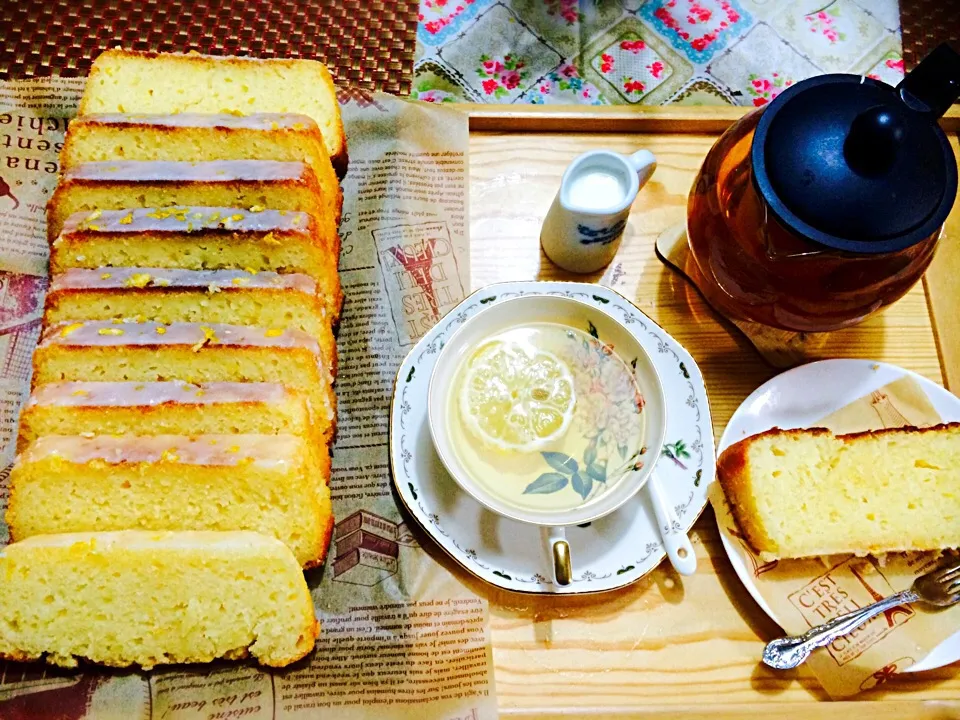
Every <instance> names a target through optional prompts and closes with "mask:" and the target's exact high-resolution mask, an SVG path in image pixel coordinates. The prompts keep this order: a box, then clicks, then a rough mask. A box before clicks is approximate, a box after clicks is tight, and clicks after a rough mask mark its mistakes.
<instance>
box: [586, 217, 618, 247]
mask: <svg viewBox="0 0 960 720" xmlns="http://www.w3.org/2000/svg"><path fill="white" fill-rule="evenodd" d="M626 226H627V221H626V220H620V221H619V222H616V223H614V224H613V225H610V226H609V227H599V228H592V227H588V226H587V225H583V224H581V223H578V224H577V232H578V233H580V244H581V245H609V244H610V243H612V242H613V241H614V240H616V239H617V238H618V237H620V235H621V234H622V233H623V229H624V228H625V227H626Z"/></svg>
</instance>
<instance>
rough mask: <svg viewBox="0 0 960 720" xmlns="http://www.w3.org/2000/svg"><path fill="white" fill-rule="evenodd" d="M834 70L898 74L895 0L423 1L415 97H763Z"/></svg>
mask: <svg viewBox="0 0 960 720" xmlns="http://www.w3.org/2000/svg"><path fill="white" fill-rule="evenodd" d="M832 72H849V73H862V74H864V75H869V76H871V77H878V78H880V79H882V80H884V81H886V82H889V83H892V84H896V83H897V82H899V80H900V78H902V77H903V47H902V43H901V32H900V10H899V7H898V4H897V0H832V1H831V0H421V2H420V14H419V26H418V28H417V61H416V65H415V68H414V80H413V89H412V95H413V96H414V97H416V98H419V99H421V100H428V101H431V102H498V103H532V104H542V103H566V104H569V103H581V104H594V105H600V104H637V103H642V104H647V105H662V104H666V103H685V104H692V105H711V104H731V105H754V106H760V105H764V104H766V103H768V102H770V101H771V100H772V99H773V98H774V97H776V96H777V94H778V93H780V92H781V91H782V90H783V89H784V88H786V87H789V86H790V85H791V84H793V83H795V82H797V81H799V80H802V79H804V78H807V77H810V76H812V75H819V74H822V73H832Z"/></svg>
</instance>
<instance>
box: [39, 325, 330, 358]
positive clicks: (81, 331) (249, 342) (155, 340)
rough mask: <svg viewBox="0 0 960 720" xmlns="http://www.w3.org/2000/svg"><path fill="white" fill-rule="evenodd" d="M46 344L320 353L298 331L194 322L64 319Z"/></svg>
mask: <svg viewBox="0 0 960 720" xmlns="http://www.w3.org/2000/svg"><path fill="white" fill-rule="evenodd" d="M49 345H82V346H100V347H115V346H118V345H138V346H142V345H189V346H191V347H193V348H194V350H197V351H199V350H200V349H201V348H202V347H203V346H204V345H210V346H213V345H227V346H255V347H281V348H307V349H308V350H310V352H312V353H313V354H314V355H318V356H319V354H320V346H319V345H318V344H317V341H316V340H315V339H313V338H312V337H310V336H309V335H308V334H307V333H305V332H303V331H301V330H281V329H279V328H259V327H250V326H247V325H227V324H224V323H197V322H175V323H170V324H169V325H164V324H163V323H158V322H114V321H112V320H86V321H83V322H76V323H71V322H63V323H58V324H57V325H53V326H51V327H48V328H47V329H46V330H45V331H44V333H43V336H42V337H41V339H40V346H41V347H46V346H49Z"/></svg>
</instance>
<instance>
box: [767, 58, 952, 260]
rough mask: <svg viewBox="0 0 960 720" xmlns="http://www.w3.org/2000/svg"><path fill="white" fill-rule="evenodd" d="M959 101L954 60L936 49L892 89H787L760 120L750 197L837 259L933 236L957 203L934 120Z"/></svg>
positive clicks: (830, 81)
mask: <svg viewBox="0 0 960 720" xmlns="http://www.w3.org/2000/svg"><path fill="white" fill-rule="evenodd" d="M958 96H960V55H958V54H957V53H956V52H954V51H953V50H952V49H951V48H950V47H949V46H948V45H941V46H940V47H938V48H937V49H936V50H934V51H933V52H932V53H931V54H930V55H928V56H927V57H926V58H924V60H923V61H922V62H921V63H920V64H919V65H918V66H917V67H916V68H915V69H914V70H913V71H912V72H910V73H909V74H908V75H907V76H906V77H905V78H904V80H903V82H901V83H900V84H899V85H898V86H897V87H896V88H894V87H891V86H890V85H887V84H886V83H883V82H880V81H878V80H873V79H871V78H867V77H861V76H860V75H844V74H836V75H821V76H819V77H815V78H811V79H809V80H804V81H802V82H799V83H797V84H796V85H793V86H791V87H789V88H788V89H787V90H785V91H784V92H783V93H781V94H780V95H779V96H778V97H777V98H775V99H774V100H773V102H772V103H770V105H769V106H768V107H767V108H766V110H765V111H764V112H763V115H761V117H760V121H759V123H758V124H757V129H756V132H755V134H754V138H753V146H752V148H751V160H752V165H753V179H754V183H755V185H756V187H757V190H758V191H759V193H760V194H761V196H762V197H763V198H764V200H765V201H766V202H767V205H768V206H769V209H770V211H771V212H772V213H773V214H774V215H775V216H776V217H777V219H779V220H780V222H781V223H782V224H783V225H785V226H786V227H787V228H789V229H790V230H792V231H793V232H795V233H797V234H799V235H801V236H803V237H806V238H808V239H809V240H812V241H813V242H815V243H818V244H821V245H825V246H827V247H830V248H835V249H838V250H846V251H848V252H854V253H880V252H895V251H897V250H902V249H903V248H906V247H909V246H910V245H913V244H914V243H917V242H919V241H921V240H923V239H924V238H927V237H929V236H930V235H932V234H933V233H935V232H936V231H937V230H938V228H939V227H940V226H941V225H942V224H943V222H944V220H946V217H947V215H949V214H950V209H951V208H952V207H953V201H954V199H955V197H956V194H957V163H956V160H955V159H954V156H953V150H952V149H951V147H950V143H949V141H948V140H947V138H946V136H945V135H944V133H943V131H942V130H941V129H940V127H939V125H938V123H937V119H938V118H939V117H940V116H941V115H943V113H944V112H946V110H947V109H948V108H949V107H950V105H951V104H952V103H953V101H954V100H956V99H957V97H958Z"/></svg>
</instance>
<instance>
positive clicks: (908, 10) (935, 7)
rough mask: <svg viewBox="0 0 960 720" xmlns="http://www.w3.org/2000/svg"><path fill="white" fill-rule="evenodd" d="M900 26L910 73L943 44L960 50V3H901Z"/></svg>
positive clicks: (915, 0)
mask: <svg viewBox="0 0 960 720" xmlns="http://www.w3.org/2000/svg"><path fill="white" fill-rule="evenodd" d="M900 23H901V25H902V28H903V60H904V64H905V65H906V67H907V69H908V70H909V69H911V68H913V67H915V66H916V64H917V63H918V62H920V61H921V60H922V59H923V58H924V56H926V55H927V53H929V52H930V51H931V50H933V49H934V48H935V47H936V46H937V45H939V44H940V43H943V42H948V43H950V44H951V45H953V47H954V49H956V50H958V51H960V0H900Z"/></svg>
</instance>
